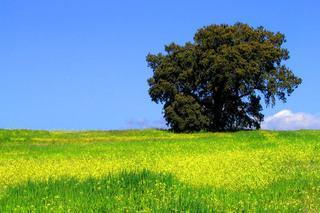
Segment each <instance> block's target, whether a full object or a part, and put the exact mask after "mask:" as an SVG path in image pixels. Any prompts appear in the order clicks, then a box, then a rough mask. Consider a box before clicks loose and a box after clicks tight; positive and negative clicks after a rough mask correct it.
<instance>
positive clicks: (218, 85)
mask: <svg viewBox="0 0 320 213" xmlns="http://www.w3.org/2000/svg"><path fill="white" fill-rule="evenodd" d="M284 42H285V36H284V35H283V34H281V33H273V32H270V31H267V30H266V29H264V28H263V27H258V28H252V27H250V26H248V25H246V24H242V23H237V24H235V25H233V26H229V25H211V26H208V27H204V28H201V29H200V30H198V32H197V33H196V34H195V36H194V42H188V43H186V44H185V45H178V44H175V43H172V44H170V45H166V46H165V51H166V54H162V53H159V54H157V55H152V54H149V55H148V56H147V62H148V65H149V67H151V69H152V70H153V76H152V77H151V78H150V79H149V80H148V83H149V85H150V89H149V94H150V96H151V99H152V101H155V102H156V103H163V104H164V117H165V118H166V120H167V123H168V125H170V127H171V129H172V130H174V131H176V132H185V131H186V132H189V131H199V130H209V131H224V130H238V129H248V128H249V129H252V128H256V129H259V128H260V123H261V122H262V121H263V114H262V113H261V111H262V106H261V99H263V100H264V102H265V103H266V105H267V106H268V105H271V106H274V105H275V103H276V99H279V100H281V101H283V102H285V101H286V98H287V96H289V95H290V94H291V93H292V92H293V91H294V89H295V88H297V86H298V85H299V84H300V83H301V82H302V80H301V79H300V78H298V77H296V76H295V75H294V74H293V73H292V71H291V70H290V69H289V68H287V67H286V66H285V65H284V64H283V61H285V60H287V59H288V58H289V52H288V50H287V49H285V48H283V47H281V46H282V45H283V43H284Z"/></svg>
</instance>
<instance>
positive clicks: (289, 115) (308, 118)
mask: <svg viewBox="0 0 320 213" xmlns="http://www.w3.org/2000/svg"><path fill="white" fill-rule="evenodd" d="M262 129H274V130H298V129H320V116H316V115H312V114H308V113H304V112H298V113H294V112H292V111H291V110H288V109H285V110H282V111H280V112H278V113H276V114H274V115H272V116H268V117H266V118H265V120H264V122H263V123H262Z"/></svg>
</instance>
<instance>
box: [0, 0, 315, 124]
mask: <svg viewBox="0 0 320 213" xmlns="http://www.w3.org/2000/svg"><path fill="white" fill-rule="evenodd" d="M319 11H320V3H319V1H316V0H313V1H311V0H304V1H297V0H296V1H289V0H287V1H286V0H282V1H279V0H272V1H254V0H252V1H238V0H234V1H230V0H229V1H228V0H226V1H212V0H211V1H210V0H208V1H204V0H197V1H182V0H181V1H172V0H171V1H169V0H165V1H147V0H145V1H139V0H137V1H129V0H127V1H124V0H117V1H115V0H114V1H111V0H110V1H103V0H101V1H99V0H90V1H88V0H86V1H83V0H45V1H44V0H28V1H26V0H1V1H0V91H1V101H0V128H29V129H30V128H31V129H119V128H126V127H128V126H130V125H138V124H139V122H142V123H149V124H150V123H152V124H155V123H156V121H158V120H160V119H161V117H162V115H161V109H162V106H160V105H156V104H155V103H152V102H151V100H150V98H149V96H148V93H147V90H148V85H147V83H146V80H147V78H148V77H150V75H151V70H150V69H149V68H148V67H147V64H146V62H145V56H146V55H147V53H149V52H152V53H157V52H160V51H162V50H163V46H164V44H167V43H170V42H177V43H180V44H182V43H184V42H186V41H190V40H192V37H193V35H194V33H195V31H196V30H197V29H198V28H200V27H202V26H205V25H209V24H220V23H227V24H233V23H235V22H237V21H240V22H245V23H248V24H250V25H252V26H260V25H263V26H265V27H266V28H268V29H269V30H272V31H281V32H282V33H284V34H286V36H287V40H288V42H287V44H286V46H287V48H288V49H289V50H290V53H291V59H290V60H289V61H288V65H289V67H290V68H291V69H292V70H293V71H294V72H295V73H296V74H297V75H298V76H300V77H302V78H303V80H304V82H303V85H301V87H300V88H299V89H298V90H296V92H295V93H294V94H293V95H292V97H291V98H290V99H289V100H288V102H287V103H286V104H279V105H277V107H275V108H273V109H267V110H264V112H265V114H266V115H271V114H274V113H276V112H278V111H280V110H282V109H290V110H292V111H294V112H305V113H310V114H314V115H319V113H320V92H319V91H320V58H319V57H320V54H319V49H320V39H319V38H320V24H319V20H320V13H319Z"/></svg>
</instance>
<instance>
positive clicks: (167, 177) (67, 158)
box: [0, 130, 320, 212]
mask: <svg viewBox="0 0 320 213" xmlns="http://www.w3.org/2000/svg"><path fill="white" fill-rule="evenodd" d="M69 210H70V211H72V212H90V211H95V212H96V211H101V212H103V211H105V212H110V211H117V212H123V211H129V212H136V211H143V212H148V211H156V212H163V211H179V212H180V211H191V212H195V211H196V212H201V211H202V212H212V211H218V212H220V211H260V212H261V211H280V212H302V211H311V212H312V211H314V212H318V211H319V210H320V131H295V132H273V131H252V132H248V131H245V132H236V133H196V134H173V133H169V132H166V131H159V130H143V131H106V132H104V131H92V132H90V131H84V132H47V131H28V130H0V212H11V211H17V212H32V211H35V212H44V211H49V212H50V211H51V212H66V211H69Z"/></svg>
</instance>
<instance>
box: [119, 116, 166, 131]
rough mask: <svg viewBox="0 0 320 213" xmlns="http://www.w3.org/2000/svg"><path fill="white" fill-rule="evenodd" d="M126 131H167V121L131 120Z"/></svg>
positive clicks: (127, 123)
mask: <svg viewBox="0 0 320 213" xmlns="http://www.w3.org/2000/svg"><path fill="white" fill-rule="evenodd" d="M125 128H126V129H147V128H157V129H167V128H168V126H167V125H166V121H165V120H164V119H159V120H154V121H150V120H148V119H145V118H139V119H130V120H128V121H127V122H126V127H125Z"/></svg>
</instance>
